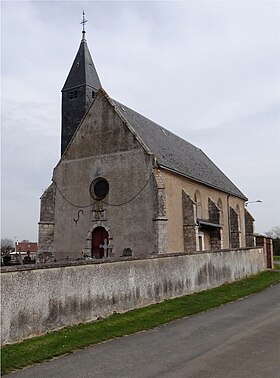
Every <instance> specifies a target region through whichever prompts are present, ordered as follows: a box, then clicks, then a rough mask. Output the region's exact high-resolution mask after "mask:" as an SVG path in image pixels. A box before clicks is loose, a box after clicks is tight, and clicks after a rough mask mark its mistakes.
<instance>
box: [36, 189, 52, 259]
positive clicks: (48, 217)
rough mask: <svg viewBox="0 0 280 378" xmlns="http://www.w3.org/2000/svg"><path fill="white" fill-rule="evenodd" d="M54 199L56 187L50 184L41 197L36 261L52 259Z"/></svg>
mask: <svg viewBox="0 0 280 378" xmlns="http://www.w3.org/2000/svg"><path fill="white" fill-rule="evenodd" d="M55 197H56V187H55V185H54V184H51V185H50V186H49V187H48V189H47V190H46V191H45V192H44V194H43V195H42V197H41V209H40V222H39V242H38V251H39V253H38V261H44V262H45V261H48V260H52V259H53V258H54V228H55Z"/></svg>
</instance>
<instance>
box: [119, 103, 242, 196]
mask: <svg viewBox="0 0 280 378" xmlns="http://www.w3.org/2000/svg"><path fill="white" fill-rule="evenodd" d="M113 102H114V103H115V105H116V107H117V109H118V111H119V112H121V113H122V115H123V117H124V118H125V119H126V120H127V121H128V123H129V124H130V126H131V127H132V128H133V129H134V130H135V132H136V134H137V135H138V136H139V137H140V138H141V140H142V141H143V142H144V144H145V145H146V146H147V147H148V149H149V150H150V152H151V153H153V154H154V155H155V157H156V159H157V161H158V163H159V165H160V166H161V167H163V168H167V169H169V170H172V171H174V172H176V173H178V174H181V175H183V176H186V177H188V178H190V179H192V180H195V181H198V182H200V183H203V184H205V185H207V186H210V187H213V188H216V189H219V190H222V191H223V192H226V193H228V194H232V195H234V196H237V197H239V198H242V199H244V200H247V198H246V197H245V196H244V194H243V193H242V192H241V191H240V190H239V189H238V188H237V187H236V186H235V185H234V184H233V183H232V182H231V181H230V179H229V178H228V177H227V176H226V175H225V174H224V173H223V172H222V171H221V170H220V169H219V168H218V167H217V166H216V165H215V164H214V163H213V162H212V161H211V160H210V159H209V158H208V157H207V156H206V154H205V153H204V152H203V151H202V150H201V149H199V148H197V147H196V146H194V145H193V144H191V143H189V142H187V141H185V140H184V139H182V138H180V137H178V136H177V135H175V134H173V133H171V132H170V131H168V130H167V129H165V128H163V127H161V126H160V125H158V124H156V123H155V122H153V121H151V120H149V119H148V118H146V117H144V116H142V115H141V114H139V113H137V112H135V111H134V110H132V109H130V108H128V107H127V106H125V105H123V104H121V103H119V102H117V101H115V100H113Z"/></svg>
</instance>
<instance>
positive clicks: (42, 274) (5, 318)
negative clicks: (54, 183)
mask: <svg viewBox="0 0 280 378" xmlns="http://www.w3.org/2000/svg"><path fill="white" fill-rule="evenodd" d="M264 269H265V266H264V256H263V249H262V248H255V249H240V250H235V251H229V250H228V251H225V250H224V251H219V252H216V253H200V254H193V255H188V254H185V253H184V254H182V253H181V254H173V255H158V256H157V257H153V258H152V257H150V258H145V259H136V258H127V259H124V260H115V261H113V260H107V261H99V262H90V263H87V262H85V263H75V264H74V263H73V264H72V265H67V266H62V265H56V264H53V265H49V267H46V266H43V265H42V266H39V265H38V266H35V267H33V268H31V267H30V266H23V267H19V268H12V267H7V268H5V269H4V270H3V271H2V273H1V276H2V277H1V278H2V295H1V301H2V306H1V312H2V343H3V344H7V343H14V342H17V341H20V340H24V339H26V338H30V337H33V336H36V335H42V334H44V333H46V332H48V331H51V330H57V329H59V328H62V327H64V326H67V325H73V324H77V323H83V322H89V321H93V320H96V319H97V318H98V317H104V316H108V315H110V314H112V313H113V312H115V311H116V312H124V311H128V310H131V309H133V308H137V307H142V306H147V305H149V304H152V303H157V302H160V301H163V300H165V299H168V298H174V297H177V296H181V295H185V294H189V293H192V292H195V291H199V290H204V289H208V288H211V287H215V286H219V285H222V284H224V283H225V282H231V281H234V280H238V279H241V278H243V277H246V276H249V275H252V274H255V273H257V272H259V271H262V270H264Z"/></svg>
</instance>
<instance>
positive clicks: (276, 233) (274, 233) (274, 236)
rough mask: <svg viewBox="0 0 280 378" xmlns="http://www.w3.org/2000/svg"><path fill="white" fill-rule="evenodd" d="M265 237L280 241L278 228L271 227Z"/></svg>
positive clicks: (279, 229)
mask: <svg viewBox="0 0 280 378" xmlns="http://www.w3.org/2000/svg"><path fill="white" fill-rule="evenodd" d="M265 235H266V236H268V237H270V238H272V239H280V226H275V227H272V229H271V230H269V231H268V232H266V233H265Z"/></svg>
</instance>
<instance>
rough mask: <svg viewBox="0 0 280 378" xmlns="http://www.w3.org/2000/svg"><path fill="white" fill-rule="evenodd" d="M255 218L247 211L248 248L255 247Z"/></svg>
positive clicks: (246, 237)
mask: <svg viewBox="0 0 280 378" xmlns="http://www.w3.org/2000/svg"><path fill="white" fill-rule="evenodd" d="M254 221H255V220H254V218H253V217H252V215H251V214H250V213H249V211H248V210H247V209H245V239H246V247H253V246H254V245H255V237H254V233H255V230H254Z"/></svg>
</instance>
